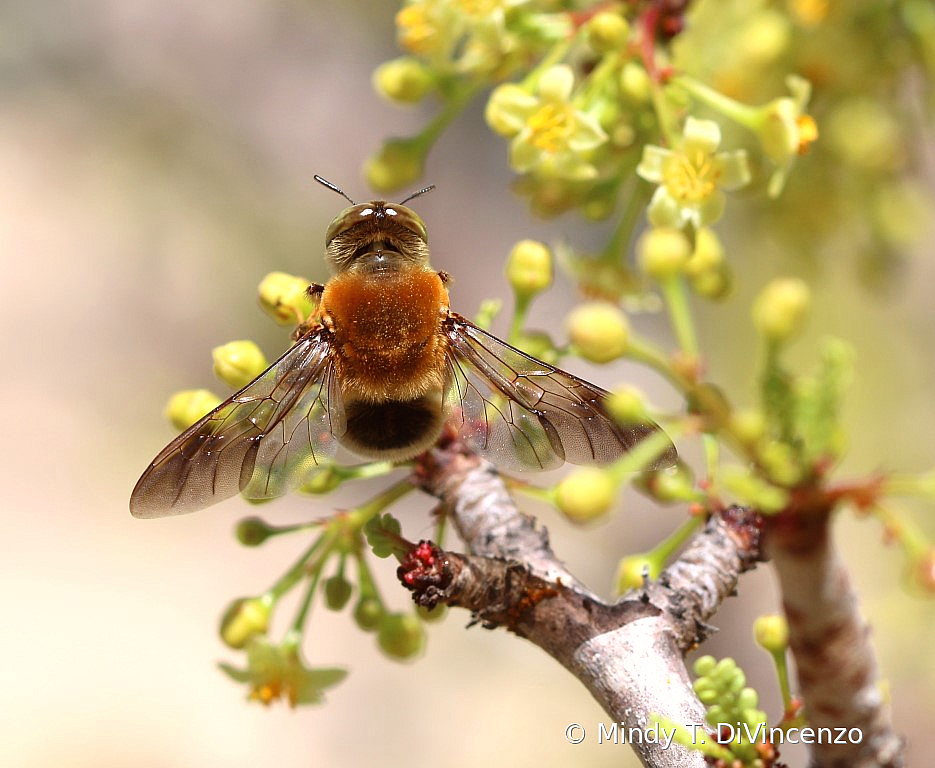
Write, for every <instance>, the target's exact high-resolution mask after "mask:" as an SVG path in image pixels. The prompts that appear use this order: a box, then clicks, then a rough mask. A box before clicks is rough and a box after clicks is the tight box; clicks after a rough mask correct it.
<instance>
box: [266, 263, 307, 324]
mask: <svg viewBox="0 0 935 768" xmlns="http://www.w3.org/2000/svg"><path fill="white" fill-rule="evenodd" d="M259 294H260V306H261V307H262V308H263V311H264V312H266V313H267V314H268V315H269V316H270V317H272V318H273V320H275V321H276V322H277V323H279V324H280V325H298V324H299V323H301V322H302V321H304V320H305V319H307V318H308V316H309V315H311V314H312V310H313V309H314V308H315V304H314V302H313V301H312V298H311V296H309V295H308V280H306V279H305V278H304V277H296V276H295V275H289V274H286V273H285V272H270V273H269V274H268V275H267V276H266V277H264V278H263V279H262V280H261V281H260V287H259Z"/></svg>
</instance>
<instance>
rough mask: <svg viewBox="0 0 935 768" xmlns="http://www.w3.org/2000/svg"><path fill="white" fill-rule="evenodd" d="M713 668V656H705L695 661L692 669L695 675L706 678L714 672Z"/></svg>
mask: <svg viewBox="0 0 935 768" xmlns="http://www.w3.org/2000/svg"><path fill="white" fill-rule="evenodd" d="M715 666H717V660H716V659H715V658H714V657H713V656H707V655H706V656H700V657H698V658H697V659H695V664H694V667H693V669H694V670H695V674H696V675H699V676H701V675H704V676H705V677H707V676H708V675H710V674H711V673H712V672H713V671H714V668H715Z"/></svg>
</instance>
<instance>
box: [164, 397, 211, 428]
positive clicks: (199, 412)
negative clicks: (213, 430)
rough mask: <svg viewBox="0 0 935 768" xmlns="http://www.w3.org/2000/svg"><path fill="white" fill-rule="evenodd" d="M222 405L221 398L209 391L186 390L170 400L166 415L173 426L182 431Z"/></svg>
mask: <svg viewBox="0 0 935 768" xmlns="http://www.w3.org/2000/svg"><path fill="white" fill-rule="evenodd" d="M220 404H221V398H219V397H218V396H217V395H215V394H214V393H213V392H210V391H208V390H207V389H186V390H184V391H182V392H176V393H175V394H174V395H172V397H170V398H169V402H168V403H167V404H166V411H165V413H166V417H167V418H168V419H169V421H171V422H172V426H173V427H175V428H176V429H178V430H182V429H188V427H190V426H191V425H192V424H194V423H195V422H196V421H198V419H200V418H201V417H202V416H204V415H205V414H206V413H208V412H209V411H211V410H213V409H214V408H216V407H217V406H219V405H220Z"/></svg>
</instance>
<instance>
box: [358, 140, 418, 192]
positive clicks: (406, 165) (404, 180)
mask: <svg viewBox="0 0 935 768" xmlns="http://www.w3.org/2000/svg"><path fill="white" fill-rule="evenodd" d="M425 152H426V144H425V140H424V139H423V138H422V137H421V136H416V137H414V138H412V139H390V140H388V141H386V142H384V144H383V147H382V148H381V149H380V151H379V152H378V153H377V154H376V155H374V156H373V157H371V158H370V159H369V160H367V162H366V164H365V165H364V175H365V176H366V177H367V183H368V184H370V186H371V187H373V188H374V189H375V190H377V191H378V192H393V191H395V190H397V189H399V188H400V187H405V186H406V185H408V184H412V183H413V182H414V181H415V180H416V179H418V178H419V177H420V176H421V175H422V169H423V167H424V165H425Z"/></svg>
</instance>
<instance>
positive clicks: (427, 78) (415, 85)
mask: <svg viewBox="0 0 935 768" xmlns="http://www.w3.org/2000/svg"><path fill="white" fill-rule="evenodd" d="M433 84H434V83H433V80H432V72H431V70H430V69H429V68H428V67H426V66H425V65H424V64H423V63H422V62H420V61H419V60H418V59H414V58H412V57H411V56H402V57H400V58H398V59H393V60H392V61H387V62H384V63H383V64H381V65H380V66H379V67H377V68H376V70H374V73H373V87H374V89H375V90H376V92H377V93H379V94H380V95H381V96H384V97H385V98H387V99H389V100H390V101H398V102H402V103H404V104H410V103H415V102H417V101H421V100H422V99H423V98H424V97H425V95H426V94H427V93H428V92H429V91H430V90H431V88H432V86H433Z"/></svg>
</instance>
